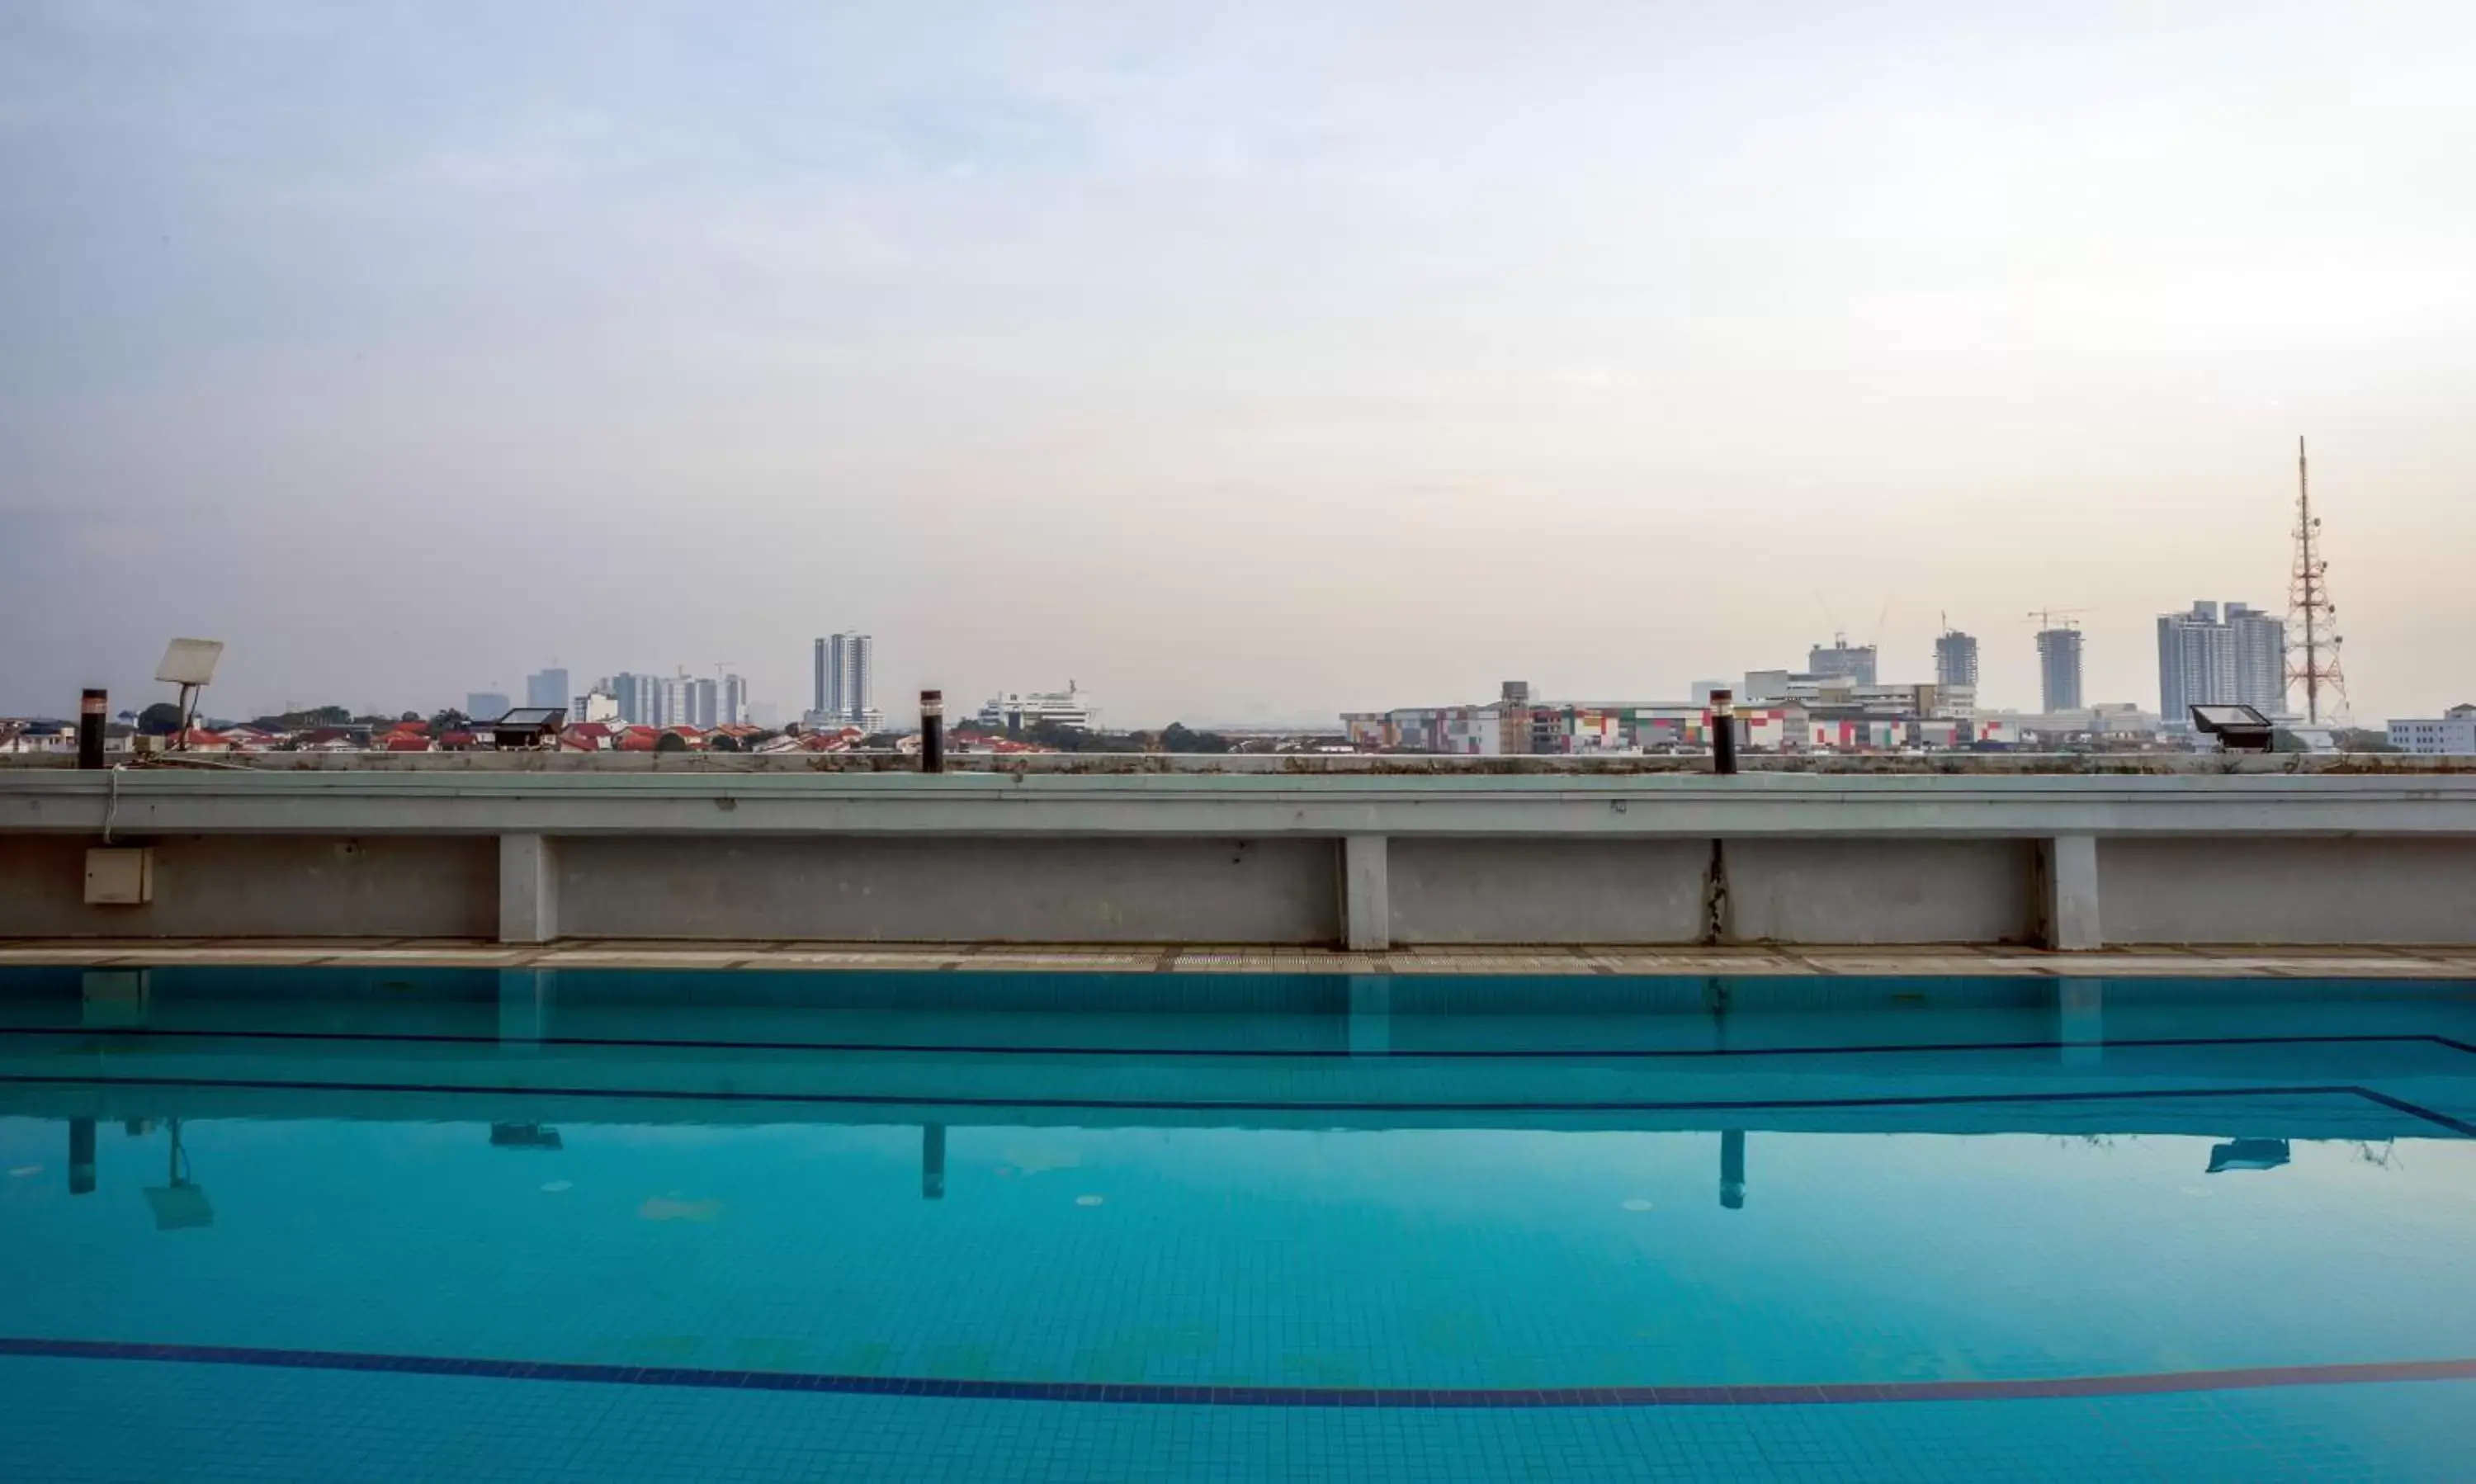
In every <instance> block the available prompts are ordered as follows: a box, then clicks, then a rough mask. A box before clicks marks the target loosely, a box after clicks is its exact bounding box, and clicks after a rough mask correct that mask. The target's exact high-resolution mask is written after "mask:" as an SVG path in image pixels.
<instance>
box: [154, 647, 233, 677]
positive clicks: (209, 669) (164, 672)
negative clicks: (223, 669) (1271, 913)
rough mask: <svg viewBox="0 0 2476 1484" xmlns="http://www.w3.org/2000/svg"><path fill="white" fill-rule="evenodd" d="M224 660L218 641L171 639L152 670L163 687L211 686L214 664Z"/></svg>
mask: <svg viewBox="0 0 2476 1484" xmlns="http://www.w3.org/2000/svg"><path fill="white" fill-rule="evenodd" d="M223 657H224V642H223V640H221V639H174V640H173V641H172V643H171V647H170V648H168V649H166V650H164V651H163V662H162V663H161V664H160V665H157V666H156V667H155V679H157V680H161V681H162V682H163V683H164V684H166V685H208V684H212V683H213V681H214V679H215V661H217V660H219V659H221V658H223Z"/></svg>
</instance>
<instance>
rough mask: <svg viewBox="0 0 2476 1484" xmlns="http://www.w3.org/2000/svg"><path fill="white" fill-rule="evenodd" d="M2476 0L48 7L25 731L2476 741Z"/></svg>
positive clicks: (14, 123)
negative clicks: (874, 720) (1057, 705)
mask: <svg viewBox="0 0 2476 1484" xmlns="http://www.w3.org/2000/svg"><path fill="white" fill-rule="evenodd" d="M2471 77H2476V6H2471V5H2468V4H2466V3H2465V0H2435V3H2430V4H2420V5H2417V4H2400V5H2382V4H2359V5H2333V4H2329V3H2327V0H2319V3H2313V4H2263V3H2241V4H2238V3H2230V4H2225V5H2204V4H2189V5H2177V4H2148V5H2115V6H2106V5H2097V4H2090V5H2048V6H2030V5H1986V4H1982V3H1976V0H1965V3H1962V0H1955V3H1951V4H1911V5H1900V6H1854V5H1846V4H1839V3H1818V4H1809V5H1788V4H1779V5H1761V4H1754V5H1725V6H1723V5H1719V4H1710V5H1700V6H1681V5H1656V4H1648V3H1642V0H1629V3H1621V4H1606V5H1589V4H1578V3H1576V4H1558V5H1553V6H1532V7H1524V6H1518V5H1507V4H1503V3H1500V0H1492V3H1486V4H1468V5H1456V4H1439V3H1420V4H1402V5H1374V4H1350V3H1347V0H1316V3H1306V4H1283V3H1258V4H1250V5H1240V6H1215V7H1205V6H1194V5H1161V4H1155V3H1149V0H1147V3H1140V4H1127V5H1080V6H1078V5H1062V4H1036V5H1035V4H1027V5H1021V6H1004V5H961V6H957V5H933V4H920V3H917V0H911V3H904V4H900V5H897V4H883V5H872V6H827V5H822V4H809V3H802V4H780V5H765V4H751V3H735V4H730V5H725V6H707V5H687V4H681V5H676V6H668V5H666V6H655V5H631V4H624V3H611V0H591V3H580V4H574V5H566V4H552V3H542V0H527V3H524V4H521V5H508V4H503V3H493V4H472V5H460V4H446V3H431V0H425V3H419V4H407V5H401V6H390V5H382V4H375V3H357V4H352V5H334V4H328V3H323V0H321V3H305V4H289V3H272V0H260V3H243V0H216V3H208V4H199V3H194V0H171V3H165V4H161V5H157V4H145V3H136V0H9V3H7V4H6V5H0V626H5V628H0V635H5V639H6V642H5V643H0V713H6V712H12V711H26V710H35V711H43V712H50V713H64V712H66V711H68V710H70V709H71V708H72V706H73V704H74V701H75V696H76V690H77V687H78V686H79V685H80V684H82V683H95V682H103V683H108V684H110V685H111V687H112V688H113V691H114V694H115V696H116V697H120V698H125V699H126V700H127V701H128V702H129V703H130V704H139V703H142V702H143V701H146V700H152V699H158V698H159V697H158V694H157V693H158V691H159V690H160V689H161V687H156V686H154V685H153V684H152V683H151V681H149V680H148V676H149V675H150V674H151V672H152V667H153V665H154V662H155V659H156V657H157V655H158V654H159V653H160V651H161V644H162V641H163V640H164V639H165V638H167V637H169V636H171V635H173V634H194V635H201V636H208V637H216V638H222V639H225V640H227V641H229V643H230V644H231V650H230V653H229V654H228V655H227V658H226V662H225V667H224V673H223V677H222V679H221V680H219V682H218V684H217V686H216V689H215V691H214V692H213V693H212V695H211V697H210V709H211V710H214V711H217V712H223V713H235V712H237V713H242V714H246V713H247V712H249V711H252V710H255V709H262V708H269V707H273V706H276V705H281V704H283V703H285V702H296V703H318V702H328V701H338V702H342V703H344V704H347V705H357V706H358V705H365V704H370V703H384V704H385V705H389V706H420V707H424V708H427V707H432V706H435V705H442V704H447V703H451V702H453V703H460V702H461V700H462V697H463V693H464V692H465V691H466V690H467V689H475V688H483V687H485V686H488V685H490V684H491V682H493V681H496V682H498V684H499V686H500V688H509V689H513V688H517V687H519V686H520V685H521V681H522V679H523V676H524V674H525V672H526V671H527V670H530V669H532V668H535V667H537V666H539V665H540V664H542V663H544V662H546V661H548V660H551V659H553V658H557V659H558V660H560V661H562V662H564V663H565V664H566V665H567V666H568V667H569V668H570V669H571V671H573V672H576V673H577V675H578V677H579V678H580V679H583V678H586V677H589V676H591V675H594V674H600V673H606V672H609V671H613V670H621V669H635V670H659V671H668V670H671V669H675V668H676V667H679V666H682V665H684V666H687V667H689V668H691V669H694V670H696V671H698V672H699V673H704V674H711V673H712V668H713V666H714V664H715V663H716V662H717V661H722V660H729V661H732V662H734V664H735V667H736V668H738V669H740V670H742V671H743V672H744V673H746V674H747V675H749V676H750V677H751V678H752V680H754V682H755V690H756V695H757V698H758V699H759V700H760V701H767V700H770V701H774V702H776V703H779V704H780V705H783V706H784V707H785V708H786V710H796V709H797V708H798V707H800V706H802V705H805V704H806V700H807V696H806V676H807V660H808V641H809V639H810V638H811V636H813V635H815V634H818V633H823V632H827V631H831V630H835V629H843V628H858V629H864V630H869V631H874V632H875V633H876V634H877V635H878V641H879V661H880V667H881V672H882V674H881V679H880V684H879V705H882V706H884V708H885V709H886V710H887V711H888V712H890V713H894V714H898V715H899V714H902V713H904V712H905V711H906V710H907V709H908V704H907V699H908V696H909V694H910V692H911V691H913V690H914V689H916V688H917V687H918V686H920V685H924V684H942V685H943V686H944V687H945V688H946V690H947V692H948V694H949V695H950V697H953V698H954V700H955V701H956V702H957V703H961V704H963V705H967V706H968V705H977V704H978V700H979V699H980V698H981V697H982V696H984V695H985V694H987V693H988V692H989V691H990V690H992V689H995V688H998V687H1002V686H1003V687H1018V688H1023V687H1032V686H1039V685H1052V684H1060V683H1063V682H1064V681H1065V680H1067V679H1068V678H1069V677H1073V678H1075V679H1077V680H1081V681H1082V682H1083V684H1084V685H1085V687H1086V688H1088V689H1090V690H1092V691H1094V692H1095V693H1096V694H1097V696H1098V699H1099V701H1100V703H1101V705H1102V706H1103V707H1104V709H1105V712H1106V714H1107V716H1108V718H1109V719H1111V720H1113V721H1118V722H1123V723H1127V724H1151V723H1157V722H1162V721H1166V720H1168V719H1170V718H1171V717H1173V716H1184V717H1187V718H1189V719H1196V718H1203V717H1213V718H1234V717H1238V716H1242V715H1245V714H1248V713H1250V711H1252V712H1255V713H1256V714H1264V713H1270V714H1275V715H1296V714H1302V713H1313V712H1317V711H1323V712H1325V713H1329V712H1330V711H1332V710H1334V709H1337V708H1374V707H1381V706H1388V705H1411V704H1423V703H1444V702H1452V701H1459V700H1468V699H1474V698H1482V697H1486V696H1489V695H1492V694H1493V693H1494V691H1495V688H1496V685H1497V682H1498V680H1503V679H1506V678H1514V677H1522V678H1527V679H1528V680H1531V681H1532V682H1534V684H1535V685H1536V686H1537V687H1539V689H1540V690H1541V691H1542V692H1544V693H1545V694H1548V695H1551V696H1582V697H1591V698H1607V699H1615V698H1625V699H1647V700H1655V699H1668V698H1681V697H1683V696H1684V695H1685V693H1686V691H1687V688H1688V685H1689V682H1690V681H1691V680H1694V679H1695V678H1696V677H1705V676H1707V677H1728V676H1734V675H1736V674H1738V673H1740V672H1742V671H1743V670H1745V669H1746V668H1749V667H1756V666H1770V665H1791V666H1793V665H1795V664H1797V663H1799V662H1800V661H1801V659H1802V656H1803V653H1804V648H1805V646H1806V645H1807V644H1809V643H1812V642H1814V641H1816V640H1818V639H1826V638H1827V637H1828V635H1829V634H1830V632H1831V631H1832V629H1833V628H1834V626H1835V624H1836V625H1837V626H1838V627H1841V628H1844V629H1845V630H1846V631H1848V632H1849V634H1850V635H1851V637H1852V639H1853V640H1854V641H1857V642H1863V641H1864V640H1866V639H1868V638H1869V637H1873V636H1874V635H1875V634H1877V632H1879V634H1880V637H1881V641H1882V643H1883V645H1884V647H1885V652H1886V655H1885V662H1884V670H1885V678H1886V679H1887V680H1889V679H1930V678H1931V674H1932V671H1931V638H1932V634H1933V632H1934V631H1935V630H1936V627H1937V615H1938V614H1939V613H1942V612H1948V614H1949V615H1950V620H1951V622H1952V623H1953V624H1955V625H1957V626H1959V627H1962V628H1965V629H1968V630H1969V631H1973V632H1975V633H1977V634H1979V635H1980V636H1981V639H1982V642H1983V644H1984V656H1985V658H1984V665H1985V686H1984V690H1985V692H1986V700H1987V701H1988V702H1989V703H1991V704H1995V705H2034V704H2035V702H2036V699H2037V698H2036V686H2035V655H2034V653H2033V651H2032V648H2031V643H2030V637H2029V635H2030V632H2031V630H2032V627H2033V626H2032V625H2031V624H2029V623H2028V622H2027V621H2026V620H2025V618H2024V615H2025V614H2026V612H2027V611H2028V610H2029V609H2031V608H2033V607H2038V606H2057V607H2062V606H2079V607H2087V608H2089V609H2091V611H2090V612H2088V613H2087V614H2086V615H2085V618H2084V623H2085V626H2086V628H2087V630H2088V631H2089V640H2088V644H2089V691H2090V694H2091V697H2092V699H2093V700H2117V699H2121V700H2133V701H2140V702H2142V703H2144V704H2146V705H2151V706H2154V705H2156V704H2157V695H2158V692H2157V678H2156V645H2155V637H2154V628H2153V625H2154V619H2155V615H2156V614H2157V613H2159V612H2160V611H2162V610H2166V609H2169V608H2179V607H2182V606H2185V605H2186V604H2188V603H2189V602H2191V600H2192V599H2194V598H2204V597H2206V598H2216V599H2239V600H2248V601H2250V602H2253V603H2256V604H2260V605H2264V606H2273V607H2277V606H2283V605H2284V599H2285V589H2286V580H2287V562H2288V527H2289V521H2290V507H2291V502H2292V499H2293V496H2294V440H2295V437H2296V435H2297V434H2298V433H2305V434H2308V435H2309V436H2310V437H2311V438H2312V439H2313V451H2314V455H2315V490H2316V492H2317V493H2318V494H2319V496H2320V497H2321V501H2322V504H2323V507H2324V509H2325V512H2326V516H2327V520H2328V526H2327V528H2326V532H2327V535H2328V554H2329V556H2330V559H2331V561H2332V563H2333V571H2332V581H2333V585H2334V588H2335V591H2336V593H2337V596H2338V600H2339V605H2340V615H2341V622H2342V627H2343V629H2344V631H2345V632H2346V634H2347V635H2348V639H2349V644H2348V648H2347V651H2346V657H2347V666H2348V670H2349V672H2350V676H2351V680H2352V681H2353V686H2352V689H2353V694H2354V700H2355V710H2356V714H2357V715H2358V716H2360V717H2365V718H2372V719H2376V720H2377V719H2379V718H2380V717H2383V716H2386V715H2389V714H2401V713H2410V712H2422V713H2429V712H2431V711H2432V710H2434V709H2435V708H2437V707H2439V706H2440V705H2444V704H2446V703H2450V702H2455V701H2460V700H2476V664H2471V663H2470V661H2469V660H2468V657H2467V656H2469V655H2476V88H2471V86H2470V81H2469V80H2470V79H2471Z"/></svg>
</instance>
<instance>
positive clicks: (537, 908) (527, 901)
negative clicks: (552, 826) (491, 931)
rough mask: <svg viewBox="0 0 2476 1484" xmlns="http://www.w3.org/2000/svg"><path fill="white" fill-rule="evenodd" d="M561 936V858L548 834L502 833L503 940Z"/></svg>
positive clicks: (533, 940) (540, 940) (541, 939)
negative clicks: (559, 895) (559, 909)
mask: <svg viewBox="0 0 2476 1484" xmlns="http://www.w3.org/2000/svg"><path fill="white" fill-rule="evenodd" d="M557 936H558V859H557V851H555V850H554V849H553V848H552V846H551V842H550V838H549V837H548V836H546V835H537V834H503V835H501V836H499V941H500V942H502V943H548V942H550V941H551V940H553V939H554V938H557Z"/></svg>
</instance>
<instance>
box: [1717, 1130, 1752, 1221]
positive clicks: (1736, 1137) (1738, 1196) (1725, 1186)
mask: <svg viewBox="0 0 2476 1484" xmlns="http://www.w3.org/2000/svg"><path fill="white" fill-rule="evenodd" d="M1720 1204H1721V1206H1723V1207H1725V1208H1727V1209H1728V1210H1731V1211H1742V1210H1744V1209H1745V1208H1746V1131H1745V1130H1744V1129H1742V1128H1722V1129H1721V1130H1720Z"/></svg>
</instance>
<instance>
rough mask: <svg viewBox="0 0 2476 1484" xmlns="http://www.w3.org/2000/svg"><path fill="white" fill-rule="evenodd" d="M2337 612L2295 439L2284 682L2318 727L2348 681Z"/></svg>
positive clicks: (2341, 704)
mask: <svg viewBox="0 0 2476 1484" xmlns="http://www.w3.org/2000/svg"><path fill="white" fill-rule="evenodd" d="M2340 642H2341V641H2340V638H2339V610H2338V608H2336V607H2335V606H2332V605H2331V602H2330V564H2329V563H2328V562H2326V561H2324V560H2322V559H2321V520H2320V517H2318V516H2316V515H2315V514H2314V513H2313V484H2312V481H2311V480H2310V479H2309V478H2308V477H2307V475H2306V472H2305V465H2304V440H2303V439H2302V438H2297V439H2296V440H2295V570H2294V572H2293V573H2292V574H2291V575H2290V577H2289V579H2288V583H2287V683H2288V684H2289V685H2290V686H2294V685H2302V686H2303V687H2304V720H2305V722H2306V723H2307V724H2308V725H2310V726H2315V727H2317V726H2319V725H2321V719H2322V713H2323V711H2324V709H2325V708H2326V709H2327V710H2328V712H2329V713H2330V715H2331V716H2332V717H2333V718H2334V719H2335V718H2336V717H2338V716H2339V715H2340V714H2342V713H2343V712H2344V711H2345V709H2346V705H2347V677H2346V673H2345V672H2344V671H2342V670H2341V669H2340V667H2339V646H2340Z"/></svg>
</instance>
